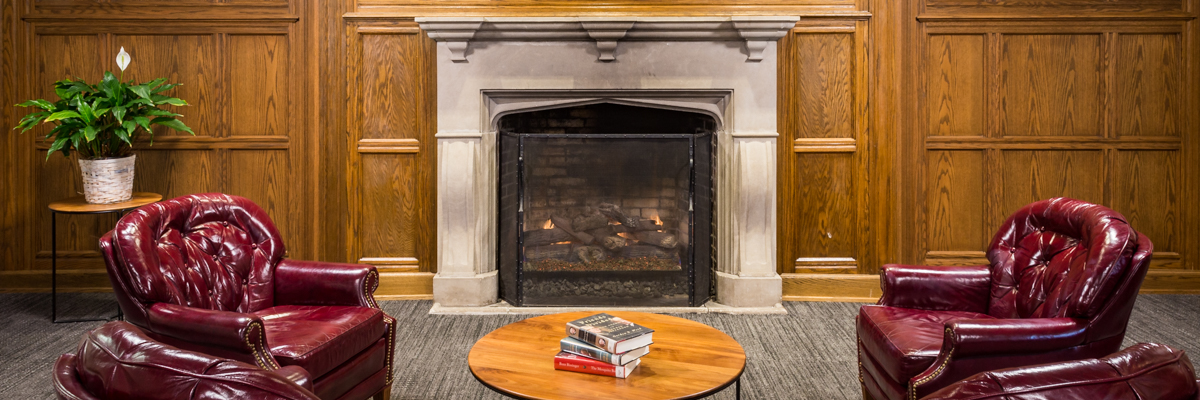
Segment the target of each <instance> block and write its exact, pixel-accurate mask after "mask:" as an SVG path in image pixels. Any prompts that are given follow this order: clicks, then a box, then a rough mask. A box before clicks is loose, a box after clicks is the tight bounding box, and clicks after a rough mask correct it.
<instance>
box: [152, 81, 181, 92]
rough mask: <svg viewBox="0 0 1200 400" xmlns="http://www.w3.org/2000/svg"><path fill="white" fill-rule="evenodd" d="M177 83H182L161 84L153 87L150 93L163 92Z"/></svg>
mask: <svg viewBox="0 0 1200 400" xmlns="http://www.w3.org/2000/svg"><path fill="white" fill-rule="evenodd" d="M179 85H182V83H170V84H166V85H162V86H159V87H158V88H156V89H154V90H153V91H151V92H150V93H160V92H165V91H168V90H171V89H174V88H175V87H176V86H179Z"/></svg>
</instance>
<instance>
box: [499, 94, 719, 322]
mask: <svg viewBox="0 0 1200 400" xmlns="http://www.w3.org/2000/svg"><path fill="white" fill-rule="evenodd" d="M499 125H500V138H499V154H500V156H499V163H500V165H499V173H500V193H499V199H500V204H499V216H498V219H499V229H500V246H499V247H500V252H499V260H497V263H498V266H499V271H500V281H501V288H500V297H501V298H502V299H504V300H506V301H508V302H509V303H510V304H513V305H518V306H579V305H589V306H698V305H701V304H704V303H705V302H707V301H708V299H709V298H710V297H711V293H712V290H711V282H712V278H711V277H712V272H713V271H712V265H713V262H712V261H713V251H712V249H713V246H712V243H713V240H712V221H713V219H712V204H713V196H712V165H713V163H712V158H713V151H712V150H713V144H714V138H715V136H714V135H713V130H714V128H715V126H716V123H715V121H714V120H713V119H712V117H709V116H706V115H703V114H697V113H690V112H681V111H674V110H666V109H656V108H649V107H633V106H625V105H617V104H610V103H599V104H592V105H585V106H578V107H565V108H559V109H550V110H542V111H533V112H525V113H516V114H510V115H507V116H505V117H503V118H501V119H500V124H499Z"/></svg>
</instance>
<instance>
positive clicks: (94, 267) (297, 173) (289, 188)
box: [0, 0, 319, 290]
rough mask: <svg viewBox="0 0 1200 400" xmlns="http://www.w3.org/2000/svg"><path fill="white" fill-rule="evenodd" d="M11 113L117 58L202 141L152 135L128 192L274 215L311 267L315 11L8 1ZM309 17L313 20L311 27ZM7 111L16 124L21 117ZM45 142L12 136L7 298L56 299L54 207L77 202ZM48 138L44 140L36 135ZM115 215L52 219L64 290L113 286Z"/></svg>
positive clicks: (65, 166)
mask: <svg viewBox="0 0 1200 400" xmlns="http://www.w3.org/2000/svg"><path fill="white" fill-rule="evenodd" d="M4 4H5V7H4V9H3V20H4V41H3V43H4V46H3V58H4V61H5V63H4V76H3V79H4V81H3V82H4V90H5V91H4V96H5V97H4V99H5V100H4V101H5V104H15V103H18V102H20V101H22V99H28V98H47V99H50V100H52V101H53V100H54V99H56V97H55V96H54V92H53V91H52V88H53V83H54V81H56V80H59V79H63V78H65V77H69V76H77V77H81V78H84V79H87V80H89V81H91V82H95V81H97V80H98V79H99V77H100V76H101V75H102V73H103V71H114V73H120V71H119V70H118V69H117V68H116V62H115V61H114V59H115V58H116V54H117V52H118V51H119V49H120V48H122V47H123V48H125V49H126V51H127V52H129V53H130V55H131V56H132V62H131V63H130V65H129V68H128V69H127V70H126V71H124V73H123V77H124V78H125V79H126V80H134V81H136V82H144V81H148V80H151V79H154V78H157V77H166V78H167V79H168V81H169V82H174V83H182V84H183V85H182V86H180V87H178V88H176V89H174V90H173V92H172V94H173V95H174V96H176V97H180V98H183V99H185V100H187V101H188V102H189V103H191V105H190V106H187V107H177V108H176V111H177V112H179V113H181V114H183V115H184V117H183V118H182V120H183V121H184V122H185V123H186V124H188V125H189V126H190V127H191V128H192V129H193V130H194V131H195V132H196V135H195V136H191V135H188V134H186V133H178V132H174V131H168V130H165V129H156V137H155V139H154V142H153V146H150V143H149V142H148V141H146V142H142V143H137V144H136V146H135V147H136V149H137V152H136V154H137V158H138V159H137V166H136V177H135V181H134V190H137V191H149V192H156V193H161V194H163V195H164V196H165V197H166V198H171V197H175V196H179V195H183V194H189V193H203V192H223V193H230V194H235V195H240V196H245V197H248V198H250V199H252V200H254V201H255V202H256V203H258V204H259V205H260V206H262V207H263V208H264V209H265V210H266V211H267V213H268V214H270V215H271V217H272V219H273V220H274V221H275V223H276V225H277V226H278V228H279V230H280V231H281V233H282V234H283V235H284V237H285V238H287V244H288V245H289V247H288V248H289V254H290V255H291V256H293V257H299V258H314V257H316V256H317V251H316V247H315V246H314V243H315V242H316V240H317V239H318V235H316V234H315V231H314V229H313V221H314V220H315V218H314V216H315V215H316V208H317V201H316V200H317V199H318V197H317V196H315V195H314V194H315V190H314V189H315V187H316V182H317V179H318V174H317V173H318V171H319V170H318V166H319V165H318V163H317V161H318V160H319V157H317V156H316V155H315V151H316V150H317V147H316V146H314V144H315V138H316V137H317V135H318V134H317V131H316V118H314V117H313V115H314V112H315V111H316V103H315V102H314V101H311V100H310V99H313V98H315V93H314V92H313V90H314V89H315V87H316V85H317V82H316V81H315V79H314V78H315V77H314V76H313V75H312V74H313V73H314V72H315V71H316V68H315V66H314V65H312V63H311V61H310V60H309V56H311V55H312V54H311V50H310V47H311V46H310V41H311V40H310V39H311V38H312V37H313V36H312V34H311V32H310V30H309V29H310V28H308V27H309V25H310V24H308V23H305V22H303V21H304V20H305V19H308V20H311V19H312V15H311V12H309V10H306V9H304V8H303V7H301V6H300V4H302V3H301V2H291V3H289V2H287V1H282V0H281V1H238V0H233V1H225V2H222V3H219V4H214V2H209V1H175V2H158V3H155V4H153V5H152V6H149V5H148V4H146V2H143V1H126V0H114V1H107V2H103V3H97V2H94V1H83V0H61V1H54V0H50V1H36V2H33V1H7V2H4ZM306 12H307V14H306ZM3 108H4V116H5V120H4V123H5V124H7V125H6V126H13V125H15V121H16V120H17V119H19V118H20V116H21V115H24V113H26V112H28V110H27V109H22V108H12V107H7V106H5V107H3ZM38 132H39V131H31V132H29V133H26V134H24V135H17V134H16V132H13V133H12V134H5V135H4V140H5V144H6V145H5V146H4V148H3V150H0V151H3V154H4V159H5V165H6V166H9V168H5V170H6V173H7V174H8V175H7V176H6V178H7V179H5V180H4V183H3V189H4V191H5V193H6V196H5V202H4V205H3V206H0V209H3V210H4V215H3V226H4V230H3V232H2V237H0V240H3V242H4V243H5V245H4V246H3V250H2V251H0V260H2V263H3V265H2V267H0V269H2V271H0V279H2V282H3V283H2V284H0V288H2V289H7V290H29V289H36V288H48V287H49V274H48V271H49V269H50V244H51V241H50V240H51V238H50V227H49V224H50V216H49V211H48V210H47V209H46V205H47V204H48V203H49V202H51V201H54V200H58V199H61V198H66V197H70V196H74V195H77V194H78V193H80V192H81V190H82V184H81V182H80V177H79V167H78V164H77V163H76V162H75V160H74V159H73V158H65V157H62V156H61V155H57V154H55V155H53V156H52V157H50V158H49V160H46V159H45V150H46V149H47V146H46V143H44V142H42V141H41V135H40V134H39V133H38ZM45 132H46V131H45V130H44V129H43V130H40V133H41V134H44V133H45ZM115 222H116V218H115V216H113V215H111V214H109V215H102V216H93V215H63V216H60V217H59V218H58V224H59V231H58V236H59V237H58V244H59V253H60V260H59V261H60V262H59V275H60V282H63V283H65V285H66V286H68V287H84V288H104V287H107V286H108V282H107V278H106V277H105V275H104V270H103V264H102V262H101V260H100V258H99V257H100V255H99V253H98V245H97V241H98V238H99V236H100V235H102V234H104V232H106V231H108V230H111V229H112V227H113V225H114V223H115Z"/></svg>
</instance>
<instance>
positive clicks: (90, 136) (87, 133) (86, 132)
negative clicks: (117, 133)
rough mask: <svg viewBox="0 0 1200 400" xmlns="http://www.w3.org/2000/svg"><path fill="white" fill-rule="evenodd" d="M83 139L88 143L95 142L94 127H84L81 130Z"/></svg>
mask: <svg viewBox="0 0 1200 400" xmlns="http://www.w3.org/2000/svg"><path fill="white" fill-rule="evenodd" d="M83 137H84V138H85V139H87V141H89V142H90V141H93V140H96V127H94V126H91V125H88V126H86V127H84V128H83Z"/></svg>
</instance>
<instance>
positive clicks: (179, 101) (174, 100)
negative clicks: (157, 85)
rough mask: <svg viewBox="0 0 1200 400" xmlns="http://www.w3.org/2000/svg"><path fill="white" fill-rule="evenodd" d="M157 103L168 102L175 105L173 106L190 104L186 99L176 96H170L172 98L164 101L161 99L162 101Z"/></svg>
mask: <svg viewBox="0 0 1200 400" xmlns="http://www.w3.org/2000/svg"><path fill="white" fill-rule="evenodd" d="M157 103H158V104H162V103H167V104H170V105H173V106H186V105H188V102H186V101H184V100H183V99H179V98H175V97H170V98H167V99H166V100H163V101H161V102H157Z"/></svg>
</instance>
